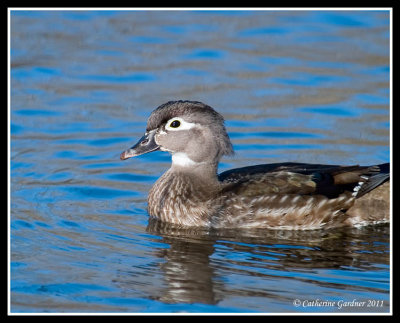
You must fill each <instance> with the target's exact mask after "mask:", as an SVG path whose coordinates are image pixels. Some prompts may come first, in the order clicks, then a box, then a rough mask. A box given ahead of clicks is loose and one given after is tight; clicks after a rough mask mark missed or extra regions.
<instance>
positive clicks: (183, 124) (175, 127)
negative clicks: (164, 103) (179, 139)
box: [165, 117, 196, 131]
mask: <svg viewBox="0 0 400 323" xmlns="http://www.w3.org/2000/svg"><path fill="white" fill-rule="evenodd" d="M195 126H196V123H191V122H187V121H185V120H183V119H182V118H179V117H176V118H172V119H169V120H168V122H167V123H166V125H165V129H166V130H168V131H179V130H189V129H192V128H193V127H195Z"/></svg>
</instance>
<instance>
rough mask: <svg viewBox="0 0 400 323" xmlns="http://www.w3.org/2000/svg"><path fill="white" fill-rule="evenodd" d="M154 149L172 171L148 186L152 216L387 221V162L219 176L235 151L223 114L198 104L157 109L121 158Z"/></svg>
mask: <svg viewBox="0 0 400 323" xmlns="http://www.w3.org/2000/svg"><path fill="white" fill-rule="evenodd" d="M155 150H163V151H168V152H170V153H171V154H172V165H171V168H170V169H169V170H168V171H167V172H166V173H164V174H163V175H162V176H161V177H160V178H159V179H158V180H157V182H156V183H155V184H154V186H153V187H152V188H151V190H150V192H149V196H148V212H149V214H150V216H152V217H155V218H158V219H159V220H161V221H165V222H170V223H174V224H178V225H181V226H201V227H210V228H236V227H238V228H239V227H240V228H243V227H244V228H270V229H292V230H296V229H297V230H305V229H321V228H333V227H342V226H360V225H368V224H376V223H384V222H388V221H389V213H390V193H389V187H390V184H389V176H390V174H389V164H382V165H374V166H337V165H318V164H301V163H283V164H268V165H255V166H249V167H243V168H237V169H232V170H229V171H226V172H223V173H221V174H219V175H217V167H218V163H219V161H220V159H221V157H222V156H223V155H231V154H233V148H232V144H231V142H230V140H229V136H228V134H227V132H226V129H225V126H224V119H223V117H222V116H221V115H220V114H219V113H217V112H216V111H215V110H214V109H213V108H211V107H209V106H208V105H205V104H203V103H201V102H195V101H170V102H167V103H165V104H163V105H161V106H159V107H158V108H157V109H155V110H154V111H153V112H152V114H151V115H150V117H149V119H148V121H147V128H146V133H145V134H144V136H143V137H142V138H140V139H139V141H138V143H137V144H136V145H134V146H133V147H132V148H130V149H128V150H126V151H124V152H123V153H122V154H121V159H123V160H124V159H128V158H130V157H134V156H139V155H142V154H145V153H148V152H152V151H155Z"/></svg>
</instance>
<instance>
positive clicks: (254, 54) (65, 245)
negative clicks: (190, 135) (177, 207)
mask: <svg viewBox="0 0 400 323" xmlns="http://www.w3.org/2000/svg"><path fill="white" fill-rule="evenodd" d="M389 18H390V15H389V12H388V11H384V10H383V11H312V10H310V11H229V10H227V11H207V10H203V11H149V10H144V11H134V10H130V11H73V10H70V11H45V10H42V11H18V10H12V11H11V14H10V19H11V21H10V28H11V31H10V36H11V38H10V45H11V48H10V59H11V70H10V72H11V73H10V76H11V78H10V97H11V103H10V117H11V119H10V188H11V191H10V214H9V221H10V226H9V230H10V264H9V265H10V266H9V270H10V298H9V305H10V311H11V313H45V312H50V313H59V312H61V313H81V312H84V313H115V312H119V313H178V312H184V313H200V312H201V313H202V312H207V313H282V312H284V313H286V312H295V313H307V312H318V313H321V312H334V313H343V312H361V313H364V312H388V311H389V310H390V305H391V304H390V296H389V292H390V228H389V226H387V225H384V226H375V227H365V228H362V229H346V230H345V229H343V230H334V231H315V232H285V231H279V232H276V231H272V232H270V231H268V230H261V231H260V230H246V231H243V230H230V231H225V230H221V231H215V232H206V231H204V230H195V229H187V230H182V229H181V230H178V229H176V228H171V227H169V226H168V225H161V224H159V223H153V222H149V219H148V215H147V212H146V197H147V193H148V191H149V189H150V187H151V186H152V184H153V183H154V182H155V181H156V179H157V178H158V177H159V176H160V175H161V174H162V173H163V172H164V171H165V170H166V169H167V168H168V166H169V163H170V156H169V155H168V154H167V153H165V152H154V153H152V154H148V155H144V156H141V157H139V158H135V159H130V160H128V161H124V162H122V161H120V160H119V155H120V153H121V152H122V151H124V150H125V149H127V148H128V147H130V146H131V145H132V144H134V143H135V142H136V141H137V139H138V138H140V137H141V135H142V134H143V132H144V131H145V125H146V119H147V117H148V116H149V114H150V113H151V111H152V110H153V109H154V108H156V107H157V106H159V105H160V104H162V103H164V102H166V101H169V100H177V99H190V100H198V101H202V102H205V103H207V104H209V105H211V106H212V107H214V108H215V109H216V110H217V111H219V112H220V113H221V114H222V115H224V117H225V119H226V125H227V130H228V132H229V134H230V137H231V140H232V142H233V145H234V149H235V151H236V154H235V156H234V157H230V158H225V159H223V160H222V162H221V164H220V171H224V170H227V169H229V168H234V167H241V166H246V165H252V164H260V163H275V162H287V161H298V162H311V163H327V164H345V165H346V164H347V165H350V164H365V165H368V164H375V163H382V162H387V161H389V160H390V148H389V146H390V145H389V138H390V136H389V133H390V110H389V103H390V86H389V77H390V74H389V73H390V65H389V64H390V63H389V54H390V48H389V42H390V34H389ZM354 300H355V301H357V302H359V303H360V304H362V303H361V302H365V304H363V305H360V306H354V302H353V306H351V304H350V303H349V302H352V301H354ZM322 302H325V303H322ZM343 302H347V305H346V306H340V305H339V304H342V303H343Z"/></svg>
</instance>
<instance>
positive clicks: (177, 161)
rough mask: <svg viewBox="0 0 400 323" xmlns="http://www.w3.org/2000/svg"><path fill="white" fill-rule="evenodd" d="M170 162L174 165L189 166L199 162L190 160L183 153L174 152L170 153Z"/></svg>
mask: <svg viewBox="0 0 400 323" xmlns="http://www.w3.org/2000/svg"><path fill="white" fill-rule="evenodd" d="M172 164H173V165H176V166H182V167H189V166H194V165H198V164H199V163H197V162H195V161H193V160H191V159H190V158H189V156H188V155H187V154H185V153H174V154H172Z"/></svg>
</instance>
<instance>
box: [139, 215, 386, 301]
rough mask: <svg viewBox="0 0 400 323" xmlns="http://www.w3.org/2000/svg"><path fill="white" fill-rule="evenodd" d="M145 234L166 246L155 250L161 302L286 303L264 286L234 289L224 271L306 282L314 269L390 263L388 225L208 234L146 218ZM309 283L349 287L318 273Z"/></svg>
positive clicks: (367, 267)
mask: <svg viewBox="0 0 400 323" xmlns="http://www.w3.org/2000/svg"><path fill="white" fill-rule="evenodd" d="M147 231H148V232H149V233H152V234H156V235H159V236H161V237H162V242H164V243H166V244H168V245H169V248H160V249H157V250H156V251H155V253H156V255H157V256H158V257H160V258H162V259H164V260H165V263H164V262H163V263H162V264H161V265H160V266H161V270H162V271H163V275H164V281H165V285H166V288H165V290H164V292H162V293H161V294H160V295H154V298H155V299H158V300H160V301H162V302H165V303H204V304H217V303H219V302H221V301H222V300H223V299H224V298H226V297H229V296H244V297H264V298H273V299H276V298H277V295H278V294H279V298H280V301H282V302H285V303H287V304H291V303H290V302H292V301H293V296H290V295H288V296H287V297H284V296H282V293H278V291H274V288H272V289H271V288H270V286H268V284H266V285H262V286H254V288H252V289H247V290H246V289H243V288H240V289H235V288H236V287H235V286H231V285H232V284H230V283H228V282H227V279H229V277H224V274H223V273H224V272H229V273H231V272H232V271H234V273H235V274H237V275H239V276H243V277H249V276H250V277H252V276H253V277H254V278H255V279H262V280H263V281H265V282H268V281H271V280H272V281H275V280H277V281H278V280H282V278H284V279H289V280H298V279H300V280H302V279H306V278H301V277H302V275H303V274H305V276H307V277H308V278H307V280H310V278H309V276H310V275H314V274H315V271H316V270H327V269H328V270H329V269H335V270H341V269H342V268H351V270H355V271H368V270H376V268H374V264H377V263H378V264H387V265H389V259H388V257H387V253H388V248H389V246H388V243H387V240H384V239H385V238H388V237H389V233H390V232H389V226H388V225H379V226H369V227H365V228H362V229H354V228H343V229H341V230H318V231H288V230H280V231H278V230H265V229H249V230H237V229H233V230H232V229H226V230H225V229H216V230H208V229H201V228H186V229H183V228H181V227H179V226H176V225H173V224H169V223H165V222H161V221H159V220H156V219H151V220H150V221H149V224H148V227H147ZM377 237H380V238H379V239H381V240H382V241H377V240H376V239H377ZM157 241H158V242H159V240H157ZM294 272H297V273H298V275H293V273H294ZM314 283H315V284H317V285H319V286H323V287H325V288H333V289H337V288H346V289H349V288H351V287H350V286H345V285H344V283H343V284H340V283H337V282H330V281H324V280H321V279H320V278H319V277H318V275H316V277H315V281H314ZM233 285H235V284H233ZM341 285H343V286H341ZM282 288H283V289H285V288H287V286H286V287H285V286H282ZM355 288H357V287H355ZM370 290H371V292H372V291H373V288H370Z"/></svg>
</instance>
